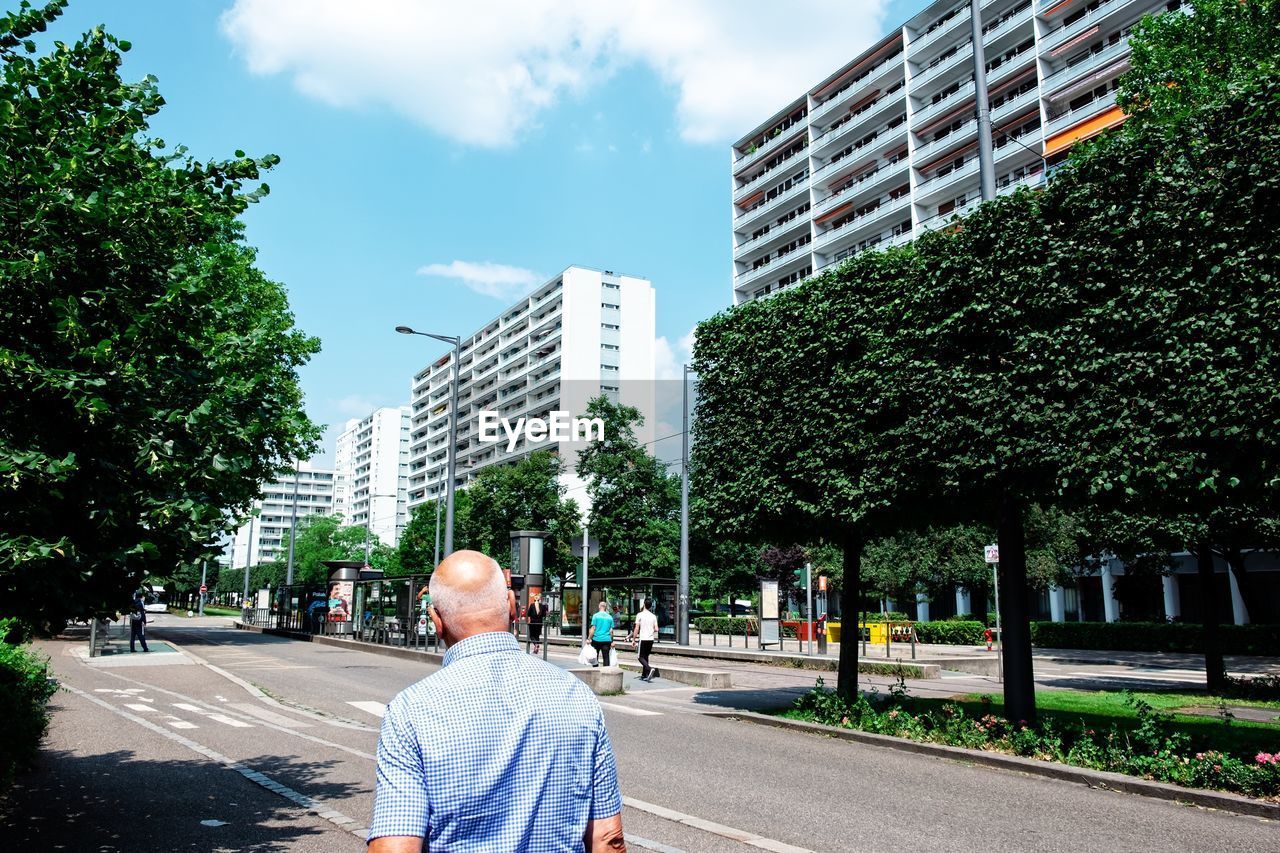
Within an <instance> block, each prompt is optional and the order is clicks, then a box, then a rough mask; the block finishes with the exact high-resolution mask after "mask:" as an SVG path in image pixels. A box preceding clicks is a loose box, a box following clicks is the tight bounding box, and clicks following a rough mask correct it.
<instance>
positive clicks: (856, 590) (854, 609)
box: [836, 533, 862, 700]
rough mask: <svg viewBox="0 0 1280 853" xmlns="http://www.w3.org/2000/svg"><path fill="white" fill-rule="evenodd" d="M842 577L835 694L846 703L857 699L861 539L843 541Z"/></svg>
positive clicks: (852, 535)
mask: <svg viewBox="0 0 1280 853" xmlns="http://www.w3.org/2000/svg"><path fill="white" fill-rule="evenodd" d="M843 545H844V557H843V570H844V577H843V579H842V580H841V588H840V613H841V620H842V621H841V626H842V627H841V629H840V663H839V665H838V674H837V678H836V692H837V693H839V694H840V695H841V696H842V697H843V698H845V699H846V700H853V699H855V698H857V696H858V642H859V639H860V637H859V634H860V629H859V627H858V611H859V610H860V608H861V603H862V537H861V536H859V535H858V534H857V533H849V534H848V535H846V536H845V538H844V543H843Z"/></svg>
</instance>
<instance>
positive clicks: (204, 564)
mask: <svg viewBox="0 0 1280 853" xmlns="http://www.w3.org/2000/svg"><path fill="white" fill-rule="evenodd" d="M208 579H209V561H208V560H201V561H200V615H201V616H203V615H204V595H205V593H204V591H205V589H206V588H207V586H206V584H205V581H207V580H208Z"/></svg>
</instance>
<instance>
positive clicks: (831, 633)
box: [827, 622, 840, 643]
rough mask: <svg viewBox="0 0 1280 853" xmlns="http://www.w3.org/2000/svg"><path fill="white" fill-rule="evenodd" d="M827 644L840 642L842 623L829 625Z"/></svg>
mask: <svg viewBox="0 0 1280 853" xmlns="http://www.w3.org/2000/svg"><path fill="white" fill-rule="evenodd" d="M827 642H828V643H838V642H840V623H839V622H828V623H827Z"/></svg>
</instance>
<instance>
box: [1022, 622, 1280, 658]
mask: <svg viewBox="0 0 1280 853" xmlns="http://www.w3.org/2000/svg"><path fill="white" fill-rule="evenodd" d="M1219 632H1220V636H1221V641H1222V651H1223V652H1224V653H1225V654H1230V655H1274V654H1276V653H1277V651H1280V625H1223V626H1221V627H1220V628H1219ZM1031 642H1032V643H1033V644H1035V645H1037V646H1039V647H1041V648H1045V649H1093V650H1101V651H1117V652H1191V653H1195V654H1203V653H1204V646H1203V644H1202V643H1201V629H1200V626H1199V625H1196V624H1191V623H1185V622H1032V623H1031Z"/></svg>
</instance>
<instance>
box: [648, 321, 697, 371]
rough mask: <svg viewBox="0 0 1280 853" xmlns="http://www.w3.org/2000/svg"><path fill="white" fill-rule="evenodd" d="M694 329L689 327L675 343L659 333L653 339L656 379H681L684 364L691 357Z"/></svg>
mask: <svg viewBox="0 0 1280 853" xmlns="http://www.w3.org/2000/svg"><path fill="white" fill-rule="evenodd" d="M696 332H697V330H696V329H690V330H689V331H688V333H686V334H685V335H684V336H683V337H681V338H680V339H679V340H678V341H676V342H675V344H672V343H671V341H669V340H667V339H666V337H664V336H662V335H659V336H658V337H656V338H654V339H653V372H654V377H655V378H656V379H682V378H683V377H684V365H686V364H688V363H689V360H690V359H691V358H692V357H693V338H694V334H695V333H696Z"/></svg>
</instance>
